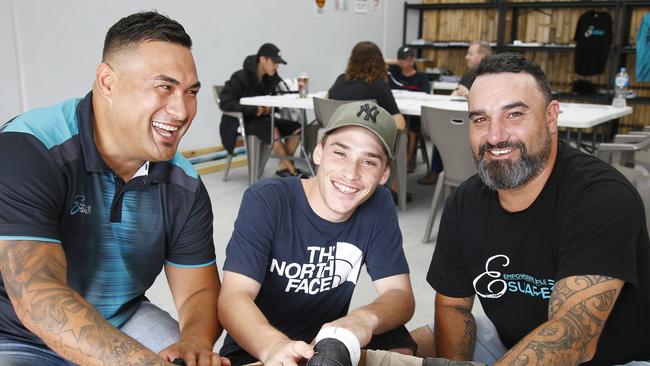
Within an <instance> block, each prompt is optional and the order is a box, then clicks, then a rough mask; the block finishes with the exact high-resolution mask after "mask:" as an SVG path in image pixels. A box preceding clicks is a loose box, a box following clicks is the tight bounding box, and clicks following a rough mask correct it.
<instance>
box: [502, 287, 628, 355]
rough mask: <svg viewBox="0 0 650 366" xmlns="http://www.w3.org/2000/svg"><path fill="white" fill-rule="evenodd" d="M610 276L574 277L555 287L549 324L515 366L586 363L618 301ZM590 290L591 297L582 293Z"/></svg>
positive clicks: (528, 346) (529, 343)
mask: <svg viewBox="0 0 650 366" xmlns="http://www.w3.org/2000/svg"><path fill="white" fill-rule="evenodd" d="M613 280H614V279H613V278H611V277H607V276H593V275H589V276H572V277H568V278H566V279H563V280H561V281H558V282H557V283H556V284H555V288H554V290H553V293H552V295H551V299H550V301H549V319H551V320H553V319H555V321H549V322H548V323H547V325H546V326H543V327H541V328H538V329H537V330H536V331H535V333H534V334H533V337H532V339H531V340H530V341H529V342H527V344H525V347H524V348H523V349H521V350H520V351H519V352H517V355H516V357H515V358H514V360H513V361H512V362H511V364H512V365H542V364H544V365H550V364H553V365H569V364H577V363H580V362H583V361H582V360H583V358H584V356H585V355H586V351H587V350H588V347H589V346H590V345H591V344H592V342H593V341H594V340H595V339H597V338H598V336H599V335H600V332H601V330H602V328H603V326H604V325H605V321H606V320H607V316H608V315H609V312H610V311H611V309H612V307H613V306H614V302H615V301H616V296H617V291H618V290H617V289H612V287H611V286H608V284H607V282H609V281H613ZM583 291H585V292H586V291H588V292H589V295H587V296H583V294H584V293H583V294H580V293H581V292H583Z"/></svg>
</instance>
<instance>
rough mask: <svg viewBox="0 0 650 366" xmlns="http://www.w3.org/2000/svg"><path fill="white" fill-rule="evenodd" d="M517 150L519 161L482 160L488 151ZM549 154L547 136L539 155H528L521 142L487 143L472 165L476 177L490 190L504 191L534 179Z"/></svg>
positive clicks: (549, 148) (549, 145)
mask: <svg viewBox="0 0 650 366" xmlns="http://www.w3.org/2000/svg"><path fill="white" fill-rule="evenodd" d="M495 148H496V149H505V148H511V149H519V150H520V156H519V159H517V160H515V161H512V160H492V161H488V160H486V159H484V155H485V152H486V151H487V150H488V149H495ZM550 154H551V139H550V138H549V136H546V138H544V142H543V145H542V146H541V150H540V152H539V153H537V154H535V155H529V154H528V152H527V151H526V145H524V144H523V143H522V142H521V141H515V142H508V141H503V142H500V143H498V144H496V145H492V144H489V143H486V144H483V145H481V148H480V150H479V153H478V158H476V157H474V164H476V169H477V170H478V175H479V177H480V178H481V180H482V181H483V183H484V184H485V185H486V186H487V187H488V188H490V189H492V190H497V189H500V190H505V189H512V188H517V187H521V186H522V185H524V184H526V183H528V181H530V180H531V179H532V178H534V177H536V176H537V175H538V174H539V173H540V172H541V171H542V169H544V166H545V165H546V162H547V161H548V157H549V155H550Z"/></svg>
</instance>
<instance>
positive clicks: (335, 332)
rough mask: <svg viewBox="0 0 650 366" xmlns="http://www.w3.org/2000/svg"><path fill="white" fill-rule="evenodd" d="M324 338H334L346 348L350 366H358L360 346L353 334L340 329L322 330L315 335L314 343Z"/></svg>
mask: <svg viewBox="0 0 650 366" xmlns="http://www.w3.org/2000/svg"><path fill="white" fill-rule="evenodd" d="M324 338H334V339H337V340H339V341H341V342H342V343H343V344H344V345H345V347H347V349H348V352H350V360H351V361H352V366H357V365H358V364H359V359H360V358H361V344H359V339H358V338H357V336H355V335H354V333H352V332H351V331H349V330H347V329H345V328H340V327H329V328H322V329H321V330H320V332H318V334H317V335H316V343H318V342H319V341H320V340H321V339H324Z"/></svg>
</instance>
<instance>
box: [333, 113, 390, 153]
mask: <svg viewBox="0 0 650 366" xmlns="http://www.w3.org/2000/svg"><path fill="white" fill-rule="evenodd" d="M346 126H359V127H364V128H366V129H368V130H369V131H370V132H372V133H374V134H375V135H376V136H377V137H378V138H379V141H381V143H382V144H383V145H384V147H385V148H386V151H387V152H388V157H389V158H390V159H392V158H393V155H394V153H395V140H396V139H397V127H396V126H395V121H394V120H393V116H391V115H390V113H388V112H386V110H385V109H384V108H382V107H380V106H379V105H378V104H377V103H374V102H368V101H365V102H351V103H346V104H342V105H340V106H339V107H338V108H336V110H335V111H334V113H333V114H332V118H330V120H329V123H328V124H327V127H326V128H325V133H329V132H331V131H334V130H336V129H337V128H340V127H346Z"/></svg>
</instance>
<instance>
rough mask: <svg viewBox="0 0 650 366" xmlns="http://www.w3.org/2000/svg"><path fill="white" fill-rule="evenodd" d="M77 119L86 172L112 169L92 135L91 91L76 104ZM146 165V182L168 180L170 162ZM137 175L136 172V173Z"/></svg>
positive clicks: (148, 163)
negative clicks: (103, 157)
mask: <svg viewBox="0 0 650 366" xmlns="http://www.w3.org/2000/svg"><path fill="white" fill-rule="evenodd" d="M77 120H78V124H79V140H80V143H81V151H82V154H83V157H84V163H85V165H86V171H88V172H110V173H111V174H114V172H113V170H112V169H111V168H110V167H109V166H108V164H106V162H105V161H104V159H102V156H101V155H100V154H99V151H98V150H97V145H95V136H94V121H95V118H94V115H93V92H92V91H91V92H89V93H88V94H86V96H85V97H84V98H83V99H82V100H81V101H80V102H79V104H78V105H77ZM145 164H147V165H148V174H147V175H146V176H144V180H145V181H146V182H148V183H164V182H169V170H170V168H171V164H170V163H169V162H167V161H162V162H156V163H150V162H146V163H145ZM136 175H137V174H136Z"/></svg>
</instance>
